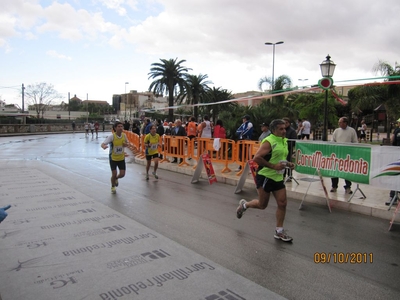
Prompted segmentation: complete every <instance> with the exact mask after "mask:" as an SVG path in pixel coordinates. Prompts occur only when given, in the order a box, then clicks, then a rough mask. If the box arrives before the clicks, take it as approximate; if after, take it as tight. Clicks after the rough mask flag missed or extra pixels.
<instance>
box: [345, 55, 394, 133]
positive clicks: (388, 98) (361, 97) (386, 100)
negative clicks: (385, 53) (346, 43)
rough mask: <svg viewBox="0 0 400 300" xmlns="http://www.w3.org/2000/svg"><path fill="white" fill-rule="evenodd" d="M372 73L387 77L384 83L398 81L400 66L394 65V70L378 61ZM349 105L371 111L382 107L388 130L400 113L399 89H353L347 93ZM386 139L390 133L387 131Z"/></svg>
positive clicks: (377, 86)
mask: <svg viewBox="0 0 400 300" xmlns="http://www.w3.org/2000/svg"><path fill="white" fill-rule="evenodd" d="M373 70H374V72H375V73H376V74H377V73H380V74H381V75H382V76H387V77H388V78H387V79H385V80H384V81H385V82H390V81H394V80H398V79H399V76H400V65H398V64H397V63H395V66H394V68H393V67H392V66H391V65H390V64H389V63H387V62H385V61H382V60H380V61H378V62H377V63H376V64H375V65H374V67H373ZM348 96H349V103H350V105H351V107H353V108H356V107H358V108H360V109H362V110H363V109H365V108H370V109H371V110H372V109H374V108H376V107H377V106H379V105H381V104H382V105H383V106H384V108H385V110H386V116H387V118H386V121H387V123H386V127H387V128H388V129H389V128H390V121H392V120H394V119H395V118H396V117H397V115H398V114H399V113H400V106H399V103H398V101H397V99H398V98H399V97H400V87H399V86H398V85H397V84H389V85H386V84H382V85H365V86H359V87H355V88H354V89H351V90H350V91H349V94H348ZM387 137H388V138H389V137H390V131H389V130H387Z"/></svg>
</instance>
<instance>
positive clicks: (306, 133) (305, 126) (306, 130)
mask: <svg viewBox="0 0 400 300" xmlns="http://www.w3.org/2000/svg"><path fill="white" fill-rule="evenodd" d="M310 133H311V123H310V122H309V121H307V119H306V118H304V119H303V121H302V126H301V139H302V140H304V138H306V139H307V140H309V139H310Z"/></svg>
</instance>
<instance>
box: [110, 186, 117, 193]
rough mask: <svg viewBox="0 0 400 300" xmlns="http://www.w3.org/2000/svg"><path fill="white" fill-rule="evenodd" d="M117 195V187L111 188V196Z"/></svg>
mask: <svg viewBox="0 0 400 300" xmlns="http://www.w3.org/2000/svg"><path fill="white" fill-rule="evenodd" d="M116 193H117V189H116V188H115V186H112V187H111V194H116Z"/></svg>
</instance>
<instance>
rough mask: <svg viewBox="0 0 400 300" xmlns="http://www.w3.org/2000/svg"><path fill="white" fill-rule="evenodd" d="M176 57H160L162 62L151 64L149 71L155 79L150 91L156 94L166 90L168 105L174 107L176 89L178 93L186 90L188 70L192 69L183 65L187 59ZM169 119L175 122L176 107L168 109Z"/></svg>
mask: <svg viewBox="0 0 400 300" xmlns="http://www.w3.org/2000/svg"><path fill="white" fill-rule="evenodd" d="M177 60H178V58H175V59H172V58H171V59H169V60H167V59H160V61H161V63H153V64H151V66H152V67H151V68H150V72H149V73H148V75H149V78H148V79H154V81H153V82H152V83H151V84H150V86H149V91H151V92H153V93H154V94H158V95H164V92H165V93H166V94H168V105H169V106H170V107H172V106H173V105H174V91H175V88H176V87H177V88H178V92H179V93H178V95H179V94H181V93H182V92H183V91H185V88H186V81H185V79H184V77H185V75H186V74H187V72H188V71H189V70H191V69H189V68H186V67H184V66H182V64H183V63H184V62H186V60H180V61H178V62H177ZM168 119H169V121H170V122H173V119H174V109H173V108H170V109H169V110H168Z"/></svg>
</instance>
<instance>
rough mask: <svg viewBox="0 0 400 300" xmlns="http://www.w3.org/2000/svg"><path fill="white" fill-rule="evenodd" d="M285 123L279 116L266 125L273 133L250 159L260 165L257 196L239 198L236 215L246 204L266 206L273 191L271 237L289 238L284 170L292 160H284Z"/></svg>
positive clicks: (246, 207) (243, 209)
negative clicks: (274, 210)
mask: <svg viewBox="0 0 400 300" xmlns="http://www.w3.org/2000/svg"><path fill="white" fill-rule="evenodd" d="M285 127H286V125H285V121H284V120H280V119H278V120H273V121H272V122H271V124H270V125H269V128H270V130H271V132H272V134H270V135H269V136H268V137H266V138H265V139H263V141H262V142H261V146H260V148H259V149H258V151H257V153H256V154H255V156H254V159H253V160H254V161H255V162H256V163H257V164H258V166H259V169H258V171H257V175H256V183H257V191H258V199H253V200H251V201H249V202H247V201H246V200H244V199H242V200H240V202H239V207H238V208H237V210H236V216H237V218H238V219H240V218H241V217H242V216H243V213H244V212H245V211H246V210H247V209H248V208H257V209H265V208H267V206H268V202H269V197H270V195H271V193H272V194H273V195H274V197H275V199H276V203H277V205H278V207H277V210H276V229H275V234H274V238H275V239H278V240H282V241H284V242H291V241H292V240H293V238H291V237H290V236H288V235H287V233H286V232H285V230H284V229H283V222H284V220H285V214H286V204H287V199H286V187H285V184H284V181H283V174H284V171H285V168H290V169H294V163H292V162H288V161H286V158H287V155H288V145H287V138H286V137H285V136H286V129H285Z"/></svg>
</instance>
